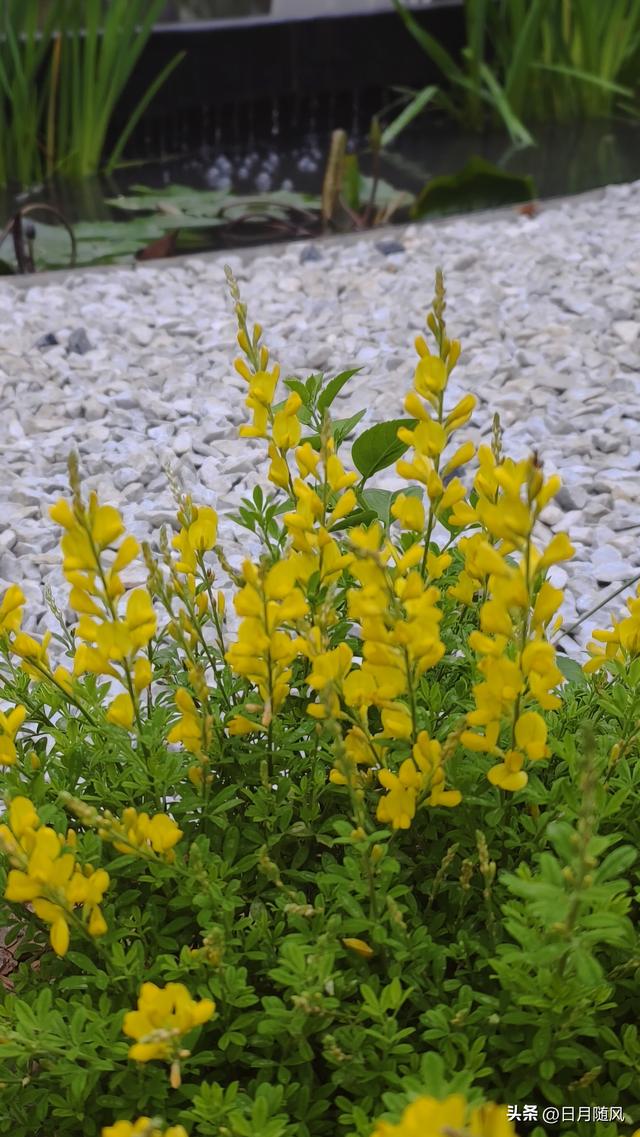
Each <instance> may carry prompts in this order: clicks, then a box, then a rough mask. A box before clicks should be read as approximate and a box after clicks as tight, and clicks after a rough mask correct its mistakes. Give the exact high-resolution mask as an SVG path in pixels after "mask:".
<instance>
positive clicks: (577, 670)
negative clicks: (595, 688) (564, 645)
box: [556, 655, 589, 687]
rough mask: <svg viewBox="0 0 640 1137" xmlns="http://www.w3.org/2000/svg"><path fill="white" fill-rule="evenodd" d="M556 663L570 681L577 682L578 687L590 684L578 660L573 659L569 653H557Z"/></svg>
mask: <svg viewBox="0 0 640 1137" xmlns="http://www.w3.org/2000/svg"><path fill="white" fill-rule="evenodd" d="M556 663H557V665H558V667H559V668H560V671H561V672H562V674H563V675H564V677H565V679H567V680H568V682H569V683H575V684H576V686H578V687H588V686H589V681H588V679H587V677H586V675H585V673H584V671H583V670H582V668H581V666H580V664H579V663H578V662H577V660H575V659H571V658H570V657H569V656H568V655H557V656H556Z"/></svg>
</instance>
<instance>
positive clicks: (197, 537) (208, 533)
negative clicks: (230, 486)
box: [187, 505, 218, 552]
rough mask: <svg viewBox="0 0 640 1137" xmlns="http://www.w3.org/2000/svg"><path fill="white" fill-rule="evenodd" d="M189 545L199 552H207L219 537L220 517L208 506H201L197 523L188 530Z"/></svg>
mask: <svg viewBox="0 0 640 1137" xmlns="http://www.w3.org/2000/svg"><path fill="white" fill-rule="evenodd" d="M187 534H188V538H189V544H190V545H191V547H192V548H193V549H195V550H197V551H198V552H207V551H208V550H210V549H212V548H213V546H214V545H215V543H216V537H217V535H218V515H217V513H216V511H215V509H212V508H211V507H210V506H208V505H200V506H198V509H197V516H196V519H195V521H193V522H192V523H191V525H190V526H189V528H188V530H187Z"/></svg>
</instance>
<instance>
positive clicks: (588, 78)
mask: <svg viewBox="0 0 640 1137" xmlns="http://www.w3.org/2000/svg"><path fill="white" fill-rule="evenodd" d="M535 67H536V68H537V69H539V70H540V71H553V72H556V73H557V74H558V75H566V76H567V77H568V78H570V79H577V80H578V81H579V82H580V83H589V84H591V85H592V86H594V87H599V88H601V89H602V90H603V91H611V92H612V93H613V94H616V95H625V96H626V97H627V98H629V97H630V96H632V95H633V90H632V88H631V87H623V86H622V85H621V84H620V83H614V82H612V81H611V80H610V79H605V78H603V76H601V75H594V73H593V72H592V71H580V70H579V69H578V68H577V67H565V66H563V64H561V63H536V64H535Z"/></svg>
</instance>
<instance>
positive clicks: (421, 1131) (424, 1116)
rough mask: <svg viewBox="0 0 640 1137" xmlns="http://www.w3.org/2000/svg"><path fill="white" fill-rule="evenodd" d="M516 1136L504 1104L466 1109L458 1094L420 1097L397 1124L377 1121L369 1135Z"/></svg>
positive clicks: (439, 1136) (375, 1136)
mask: <svg viewBox="0 0 640 1137" xmlns="http://www.w3.org/2000/svg"><path fill="white" fill-rule="evenodd" d="M445 1134H446V1135H448V1137H517V1134H516V1131H515V1129H514V1127H513V1125H512V1123H511V1121H509V1118H508V1110H507V1107H506V1105H505V1106H499V1105H493V1104H487V1105H481V1106H478V1107H476V1108H475V1109H471V1110H469V1108H468V1106H467V1103H466V1101H465V1099H464V1098H463V1097H462V1095H461V1094H452V1095H451V1096H450V1097H448V1098H445V1099H444V1100H443V1101H438V1100H437V1099H436V1098H431V1097H419V1098H416V1100H415V1101H413V1102H411V1104H410V1105H408V1106H407V1107H406V1109H405V1111H404V1113H403V1114H402V1117H401V1118H400V1121H399V1122H398V1123H397V1124H395V1125H394V1124H392V1123H391V1122H388V1121H379V1122H378V1123H377V1125H376V1127H375V1129H374V1131H373V1133H372V1134H371V1137H444V1135H445Z"/></svg>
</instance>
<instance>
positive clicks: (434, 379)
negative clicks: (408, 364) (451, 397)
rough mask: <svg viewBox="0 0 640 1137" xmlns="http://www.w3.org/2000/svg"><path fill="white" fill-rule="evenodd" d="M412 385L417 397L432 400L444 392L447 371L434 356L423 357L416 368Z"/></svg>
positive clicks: (441, 362)
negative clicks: (420, 396)
mask: <svg viewBox="0 0 640 1137" xmlns="http://www.w3.org/2000/svg"><path fill="white" fill-rule="evenodd" d="M413 385H414V387H415V389H416V391H417V392H418V394H419V395H422V396H423V398H425V399H433V397H434V396H438V395H440V394H441V393H442V391H444V389H445V387H446V385H447V369H446V367H445V364H444V363H443V361H442V360H441V359H439V358H438V356H436V355H424V356H422V358H421V359H420V362H419V363H418V364H417V366H416V370H415V375H414V380H413Z"/></svg>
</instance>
